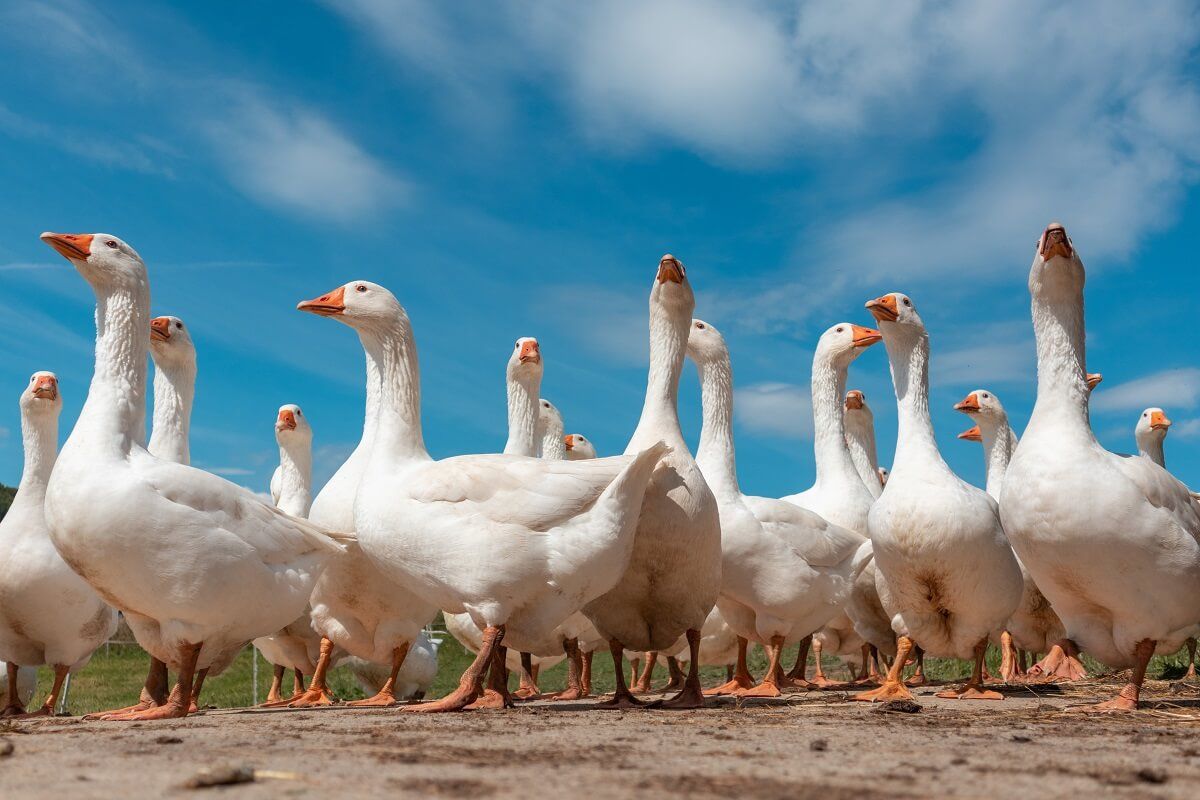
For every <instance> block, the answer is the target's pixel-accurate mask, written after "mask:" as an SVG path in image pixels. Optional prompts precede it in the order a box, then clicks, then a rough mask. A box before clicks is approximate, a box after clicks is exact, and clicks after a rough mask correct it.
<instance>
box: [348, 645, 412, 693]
mask: <svg viewBox="0 0 1200 800" xmlns="http://www.w3.org/2000/svg"><path fill="white" fill-rule="evenodd" d="M408 646H409V643H408V642H405V643H404V644H402V645H400V646H399V647H397V648H394V649H393V650H392V671H391V672H390V673H389V674H388V679H387V680H386V681H384V683H383V686H381V687H379V691H378V692H376V693H375V696H374V697H368V698H366V699H365V700H352V701H351V702H349V703H346V705H348V706H374V707H385V706H394V705H396V694H395V692H396V675H398V674H399V673H400V667H402V666H404V659H405V658H407V657H408Z"/></svg>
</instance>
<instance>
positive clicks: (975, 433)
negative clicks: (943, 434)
mask: <svg viewBox="0 0 1200 800" xmlns="http://www.w3.org/2000/svg"><path fill="white" fill-rule="evenodd" d="M958 438H960V439H966V440H967V441H968V442H982V441H983V434H982V433H980V432H979V426H978V425H976V426H975V427H973V428H968V429H967V430H965V431H963V432H962V433H960V434H959V435H958Z"/></svg>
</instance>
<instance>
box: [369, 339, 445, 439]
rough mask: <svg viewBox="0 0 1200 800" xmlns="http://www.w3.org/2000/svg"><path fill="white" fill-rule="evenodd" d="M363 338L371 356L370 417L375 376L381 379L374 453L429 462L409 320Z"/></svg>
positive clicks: (418, 373) (414, 346)
mask: <svg viewBox="0 0 1200 800" xmlns="http://www.w3.org/2000/svg"><path fill="white" fill-rule="evenodd" d="M360 338H361V339H362V343H363V349H364V350H365V351H366V354H367V377H368V380H367V390H368V394H367V411H368V415H369V414H370V411H371V405H372V399H371V392H370V387H371V379H370V378H371V374H372V372H374V373H375V374H377V375H378V376H379V394H378V397H377V398H376V400H377V403H378V408H377V411H376V415H375V438H374V442H375V443H374V446H373V452H384V453H386V455H387V456H390V457H393V458H398V459H426V458H428V457H429V454H428V452H427V451H426V450H425V439H424V437H423V435H422V432H421V378H420V372H419V369H418V364H417V346H416V342H415V341H414V339H413V334H412V327H411V325H410V324H409V321H408V317H407V316H404V317H402V318H400V319H398V320H396V321H394V322H393V323H392V324H390V325H389V326H386V327H383V328H381V329H372V330H368V331H363V332H361V333H360ZM369 421H370V417H368V422H369ZM365 434H366V431H365V430H364V436H365Z"/></svg>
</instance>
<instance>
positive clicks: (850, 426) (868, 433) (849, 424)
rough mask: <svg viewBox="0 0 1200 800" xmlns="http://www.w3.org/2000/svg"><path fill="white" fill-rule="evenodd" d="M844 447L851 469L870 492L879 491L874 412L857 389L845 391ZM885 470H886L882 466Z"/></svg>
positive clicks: (880, 475) (876, 495)
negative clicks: (847, 453) (852, 464)
mask: <svg viewBox="0 0 1200 800" xmlns="http://www.w3.org/2000/svg"><path fill="white" fill-rule="evenodd" d="M845 409H846V413H845V425H846V448H847V449H848V450H849V451H850V460H851V461H852V462H854V470H855V472H857V473H858V477H859V478H861V479H862V482H863V484H864V485H865V486H866V487H867V491H869V492H870V493H871V496H872V497H874V498H876V499H878V497H879V495H881V494H883V475H882V474H881V473H880V466H879V457H878V455H877V454H876V451H875V414H874V413H873V412H872V411H871V407H870V406H869V405H867V396H866V395H865V394H864V393H863V392H862V391H861V390H859V389H851V390H850V391H848V392H846V400H845ZM885 472H886V470H885Z"/></svg>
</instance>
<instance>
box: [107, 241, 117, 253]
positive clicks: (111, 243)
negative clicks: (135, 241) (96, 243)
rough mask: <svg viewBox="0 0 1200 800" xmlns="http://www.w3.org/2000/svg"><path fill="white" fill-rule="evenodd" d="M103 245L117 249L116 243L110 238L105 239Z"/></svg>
mask: <svg viewBox="0 0 1200 800" xmlns="http://www.w3.org/2000/svg"><path fill="white" fill-rule="evenodd" d="M104 245H105V247H111V248H112V249H113V250H116V249H117V243H116V242H115V241H113V240H112V239H109V240H108V241H106V242H105V243H104Z"/></svg>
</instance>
